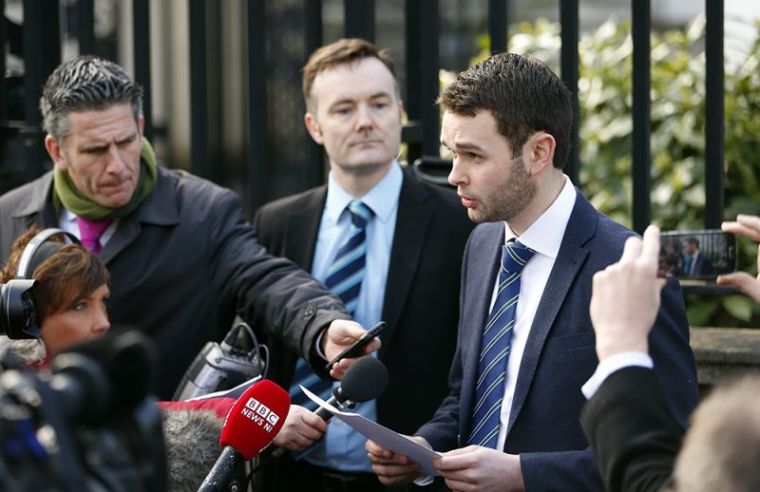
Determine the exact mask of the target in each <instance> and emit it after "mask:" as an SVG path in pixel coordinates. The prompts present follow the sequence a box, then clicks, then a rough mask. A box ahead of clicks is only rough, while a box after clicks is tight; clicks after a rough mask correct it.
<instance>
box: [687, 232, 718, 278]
mask: <svg viewBox="0 0 760 492" xmlns="http://www.w3.org/2000/svg"><path fill="white" fill-rule="evenodd" d="M683 254H684V274H685V275H696V276H701V275H711V274H712V273H713V267H712V262H711V261H710V258H708V257H706V256H705V255H703V254H702V252H701V251H700V250H699V239H697V238H696V237H693V236H692V237H688V238H686V239H685V240H684V242H683Z"/></svg>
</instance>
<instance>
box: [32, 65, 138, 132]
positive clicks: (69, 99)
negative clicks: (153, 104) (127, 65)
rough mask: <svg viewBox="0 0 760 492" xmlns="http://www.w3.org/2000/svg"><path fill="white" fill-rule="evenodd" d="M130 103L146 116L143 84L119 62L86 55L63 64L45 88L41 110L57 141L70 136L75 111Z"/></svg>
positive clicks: (46, 126)
mask: <svg viewBox="0 0 760 492" xmlns="http://www.w3.org/2000/svg"><path fill="white" fill-rule="evenodd" d="M123 103H129V104H131V105H132V111H133V113H134V115H135V120H137V119H138V118H139V117H140V116H141V115H142V104H143V91H142V87H140V85H139V84H137V83H136V82H135V81H133V80H132V79H131V78H130V77H129V75H127V73H126V72H125V71H124V69H123V68H121V67H120V66H119V65H117V64H115V63H113V62H110V61H108V60H103V59H102V58H97V57H94V56H90V55H86V56H80V57H77V58H74V59H73V60H69V61H67V62H64V63H62V64H61V65H59V66H58V68H56V69H55V70H54V71H53V73H52V74H50V77H48V79H47V82H45V87H44V88H43V90H42V97H41V98H40V111H41V112H42V118H43V124H44V127H45V130H46V131H47V132H48V133H49V134H50V135H52V136H53V138H55V139H56V140H57V141H59V142H60V141H61V140H62V139H63V138H65V137H66V136H67V135H68V132H69V130H70V129H69V121H68V114H69V113H70V112H71V111H88V110H104V109H108V108H110V107H111V106H113V105H115V104H123Z"/></svg>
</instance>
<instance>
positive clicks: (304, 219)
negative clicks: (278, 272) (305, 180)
mask: <svg viewBox="0 0 760 492" xmlns="http://www.w3.org/2000/svg"><path fill="white" fill-rule="evenodd" d="M326 199H327V187H326V186H320V187H319V188H317V189H315V190H314V191H313V192H310V193H309V194H308V195H307V196H306V199H305V202H304V203H303V204H302V205H303V206H301V207H299V208H298V209H297V210H295V212H294V213H293V214H292V215H291V216H290V217H289V218H288V219H287V220H288V221H289V222H290V223H289V224H287V226H286V227H284V228H283V230H286V231H300V234H301V236H300V238H295V239H294V238H287V239H286V240H285V248H286V249H287V253H286V254H285V256H286V257H287V258H289V259H290V260H291V261H293V262H294V263H295V264H297V265H298V266H300V267H301V268H303V269H304V270H306V271H307V272H311V267H312V264H313V263H314V250H315V248H316V244H317V236H318V235H319V225H320V223H321V221H322V213H323V212H324V209H325V200H326Z"/></svg>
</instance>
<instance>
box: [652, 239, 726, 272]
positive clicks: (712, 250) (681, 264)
mask: <svg viewBox="0 0 760 492" xmlns="http://www.w3.org/2000/svg"><path fill="white" fill-rule="evenodd" d="M735 271H736V238H735V237H734V236H733V235H732V234H728V233H725V232H723V231H721V230H719V229H703V230H695V231H667V232H663V233H662V234H661V235H660V259H659V266H658V272H657V273H658V276H660V277H674V278H678V279H696V280H706V281H714V280H715V278H716V277H717V276H718V275H722V274H724V273H731V272H735Z"/></svg>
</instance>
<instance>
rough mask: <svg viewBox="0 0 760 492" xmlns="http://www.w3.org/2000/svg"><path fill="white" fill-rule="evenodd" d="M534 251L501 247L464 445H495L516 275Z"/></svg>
mask: <svg viewBox="0 0 760 492" xmlns="http://www.w3.org/2000/svg"><path fill="white" fill-rule="evenodd" d="M533 253H534V251H533V250H532V249H530V248H528V247H527V246H525V245H523V244H521V243H520V242H519V241H514V240H511V241H509V242H508V243H507V244H506V245H505V246H504V248H503V251H502V256H501V268H500V269H499V288H498V292H497V294H496V302H494V305H493V308H491V313H490V314H489V315H488V321H487V322H486V325H485V327H484V328H483V340H482V343H481V345H480V360H479V361H478V380H477V383H476V385H475V409H474V410H473V412H472V431H471V433H470V438H469V439H468V441H467V443H468V444H477V445H480V446H485V447H488V448H496V441H497V438H498V436H499V420H500V417H501V402H502V399H503V398H504V382H505V380H506V378H507V361H508V360H509V351H510V344H511V342H512V330H513V328H514V326H515V312H516V311H517V300H518V299H519V297H520V274H521V273H522V270H523V267H524V266H525V264H526V263H528V261H529V260H530V259H531V258H532V257H533Z"/></svg>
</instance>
